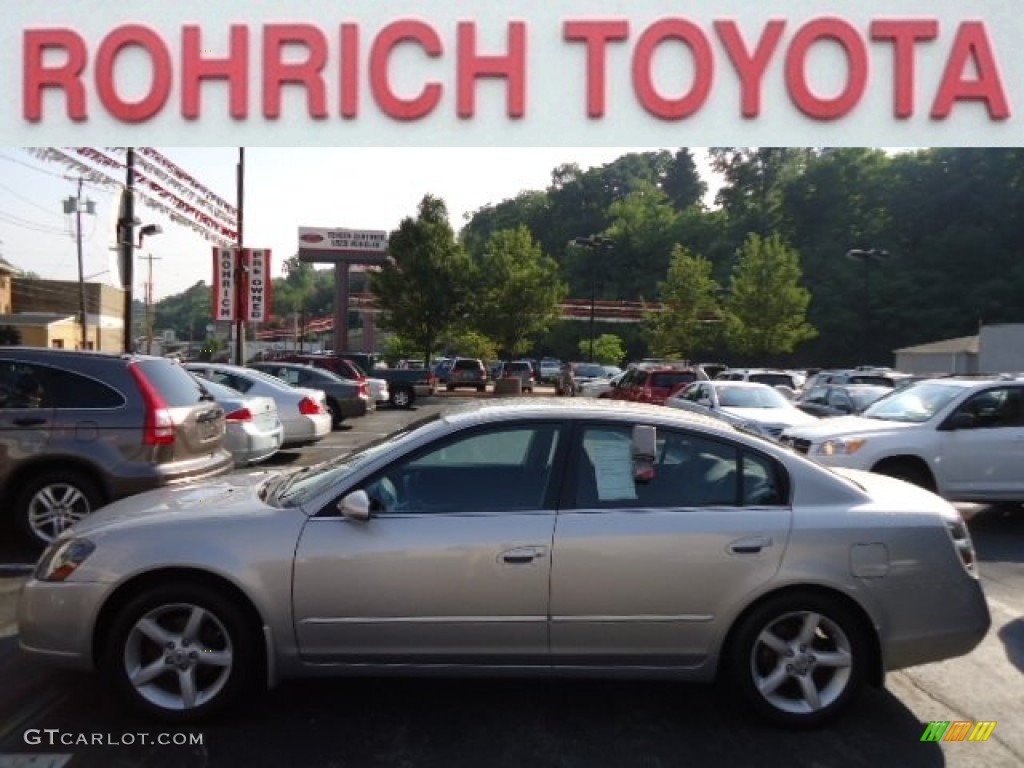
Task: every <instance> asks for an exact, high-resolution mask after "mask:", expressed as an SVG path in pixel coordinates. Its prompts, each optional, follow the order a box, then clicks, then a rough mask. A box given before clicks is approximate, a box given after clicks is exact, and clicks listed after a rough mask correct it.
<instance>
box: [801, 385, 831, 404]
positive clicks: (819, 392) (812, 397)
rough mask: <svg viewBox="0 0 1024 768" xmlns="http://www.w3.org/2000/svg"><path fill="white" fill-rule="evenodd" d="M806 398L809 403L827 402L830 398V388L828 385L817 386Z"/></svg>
mask: <svg viewBox="0 0 1024 768" xmlns="http://www.w3.org/2000/svg"><path fill="white" fill-rule="evenodd" d="M804 400H805V401H806V402H808V403H825V402H827V401H828V400H829V390H828V388H826V387H815V388H814V389H812V390H811V391H810V392H808V393H807V397H805V398H804Z"/></svg>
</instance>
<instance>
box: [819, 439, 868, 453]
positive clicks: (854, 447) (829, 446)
mask: <svg viewBox="0 0 1024 768" xmlns="http://www.w3.org/2000/svg"><path fill="white" fill-rule="evenodd" d="M866 443H867V439H865V438H863V437H847V438H838V439H835V440H826V441H825V442H823V443H822V444H821V445H819V446H818V449H817V451H815V452H816V453H820V454H821V455H822V456H841V455H843V454H845V455H847V456H852V455H853V454H855V453H856V452H857V451H859V450H860V449H861V447H863V446H864V445H865V444H866Z"/></svg>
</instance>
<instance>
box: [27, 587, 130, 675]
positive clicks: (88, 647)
mask: <svg viewBox="0 0 1024 768" xmlns="http://www.w3.org/2000/svg"><path fill="white" fill-rule="evenodd" d="M110 589H111V585H110V584H97V583H94V582H90V583H75V582H68V581H64V582H47V581H39V580H38V579H34V578H33V579H30V580H29V581H28V583H26V584H25V587H24V588H23V589H22V592H21V600H20V601H19V603H18V633H19V642H20V645H21V649H22V650H23V651H25V652H26V653H30V654H33V655H36V656H40V657H45V658H47V659H50V660H51V661H52V662H54V663H55V664H58V665H60V666H64V667H70V668H74V669H92V668H93V666H94V662H93V632H94V629H95V626H96V616H97V615H98V614H99V610H100V606H101V605H103V601H104V600H105V599H106V597H107V594H108V592H109V590H110Z"/></svg>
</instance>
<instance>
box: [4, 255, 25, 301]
mask: <svg viewBox="0 0 1024 768" xmlns="http://www.w3.org/2000/svg"><path fill="white" fill-rule="evenodd" d="M21 274H22V272H21V270H20V269H18V268H17V267H16V266H14V265H13V264H11V263H10V262H9V261H6V260H5V259H4V257H3V256H0V315H9V314H10V313H11V312H13V311H14V309H13V306H14V305H13V303H12V301H11V280H12V278H15V277H19V276H20V275H21Z"/></svg>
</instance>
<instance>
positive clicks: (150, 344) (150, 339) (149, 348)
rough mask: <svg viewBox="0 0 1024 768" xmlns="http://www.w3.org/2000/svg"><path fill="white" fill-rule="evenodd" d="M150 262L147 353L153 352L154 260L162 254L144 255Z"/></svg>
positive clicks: (147, 305) (147, 287) (147, 296)
mask: <svg viewBox="0 0 1024 768" xmlns="http://www.w3.org/2000/svg"><path fill="white" fill-rule="evenodd" d="M142 258H144V259H145V260H146V261H148V262H149V279H148V280H147V281H146V354H147V355H151V354H153V262H154V261H160V258H161V257H160V256H154V255H153V254H152V253H147V254H146V255H145V256H143V257H142Z"/></svg>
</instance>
